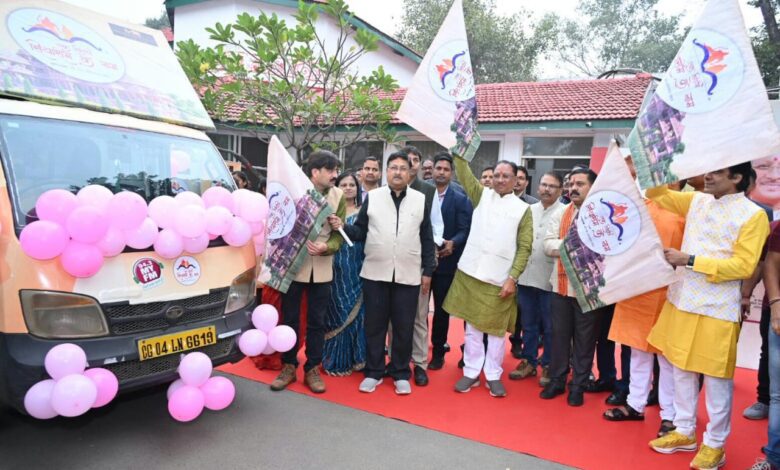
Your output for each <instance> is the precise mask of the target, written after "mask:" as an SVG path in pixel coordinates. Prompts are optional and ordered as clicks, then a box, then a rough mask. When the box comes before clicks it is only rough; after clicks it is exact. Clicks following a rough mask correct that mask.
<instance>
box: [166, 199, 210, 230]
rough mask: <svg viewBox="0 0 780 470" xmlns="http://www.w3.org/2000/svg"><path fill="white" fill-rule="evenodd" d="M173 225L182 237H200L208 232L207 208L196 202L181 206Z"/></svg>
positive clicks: (175, 215)
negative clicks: (195, 203)
mask: <svg viewBox="0 0 780 470" xmlns="http://www.w3.org/2000/svg"><path fill="white" fill-rule="evenodd" d="M173 226H174V228H175V229H176V231H177V232H178V233H179V235H181V236H182V237H187V238H196V237H199V236H201V235H202V234H204V233H206V210H205V209H204V208H202V207H200V206H198V205H194V204H188V205H185V206H183V207H182V206H179V210H178V211H176V213H175V214H174V221H173Z"/></svg>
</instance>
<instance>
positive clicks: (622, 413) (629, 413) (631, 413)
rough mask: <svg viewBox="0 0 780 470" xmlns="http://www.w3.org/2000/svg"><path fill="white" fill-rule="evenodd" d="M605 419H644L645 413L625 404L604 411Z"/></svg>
mask: <svg viewBox="0 0 780 470" xmlns="http://www.w3.org/2000/svg"><path fill="white" fill-rule="evenodd" d="M604 419H606V420H607V421H644V420H645V415H644V414H643V413H640V412H638V411H637V410H635V409H633V408H631V407H630V406H628V405H625V406H624V407H622V408H612V409H610V410H607V411H605V412H604Z"/></svg>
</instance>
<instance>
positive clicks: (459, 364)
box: [458, 357, 466, 369]
mask: <svg viewBox="0 0 780 470" xmlns="http://www.w3.org/2000/svg"><path fill="white" fill-rule="evenodd" d="M464 367H466V362H464V361H463V358H462V357H461V358H460V361H458V369H463V368H464Z"/></svg>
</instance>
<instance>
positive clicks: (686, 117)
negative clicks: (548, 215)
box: [629, 0, 780, 188]
mask: <svg viewBox="0 0 780 470" xmlns="http://www.w3.org/2000/svg"><path fill="white" fill-rule="evenodd" d="M629 145H630V147H631V154H632V155H633V158H634V164H635V166H636V171H637V174H638V176H639V183H640V185H641V186H642V187H643V188H649V187H653V186H658V185H661V184H664V183H670V182H672V181H677V180H680V179H683V178H689V177H692V176H697V175H701V174H704V173H706V172H709V171H715V170H719V169H722V168H727V167H729V166H732V165H736V164H739V163H742V162H746V161H750V160H755V159H757V158H762V157H766V156H768V155H772V154H775V153H778V152H780V132H778V128H777V125H776V124H775V122H774V119H773V116H772V111H771V110H770V107H769V99H768V97H767V92H766V88H765V86H764V83H763V81H762V80H761V75H760V73H759V70H758V64H757V63H756V58H755V56H754V55H753V49H752V47H751V45H750V40H749V38H748V35H747V31H746V30H745V24H744V21H743V19H742V13H741V12H740V9H739V5H738V4H737V0H709V1H708V2H707V4H706V5H705V7H704V10H703V11H702V13H701V16H700V17H699V18H698V20H697V21H696V22H695V23H694V25H693V27H692V28H691V30H690V32H689V33H688V35H687V36H686V38H685V41H684V42H683V44H682V47H680V50H679V51H678V52H677V56H676V57H675V58H674V61H673V62H672V64H671V65H670V66H669V69H668V70H667V72H666V74H665V75H664V77H663V80H662V81H661V83H659V84H658V87H657V88H656V89H655V92H654V93H653V94H652V95H651V96H650V97H649V99H648V100H647V101H646V103H645V104H644V108H643V109H642V111H641V112H640V114H639V117H638V118H637V120H636V124H635V126H634V129H633V130H632V132H631V134H630V135H629Z"/></svg>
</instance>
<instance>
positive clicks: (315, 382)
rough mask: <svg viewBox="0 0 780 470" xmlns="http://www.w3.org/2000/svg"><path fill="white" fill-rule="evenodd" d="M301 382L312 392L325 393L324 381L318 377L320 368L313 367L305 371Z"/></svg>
mask: <svg viewBox="0 0 780 470" xmlns="http://www.w3.org/2000/svg"><path fill="white" fill-rule="evenodd" d="M303 382H304V383H305V384H306V386H307V387H309V390H311V391H312V393H325V382H323V381H322V377H320V369H319V368H318V367H315V368H314V369H312V370H310V371H309V372H306V375H305V376H304V377H303Z"/></svg>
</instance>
